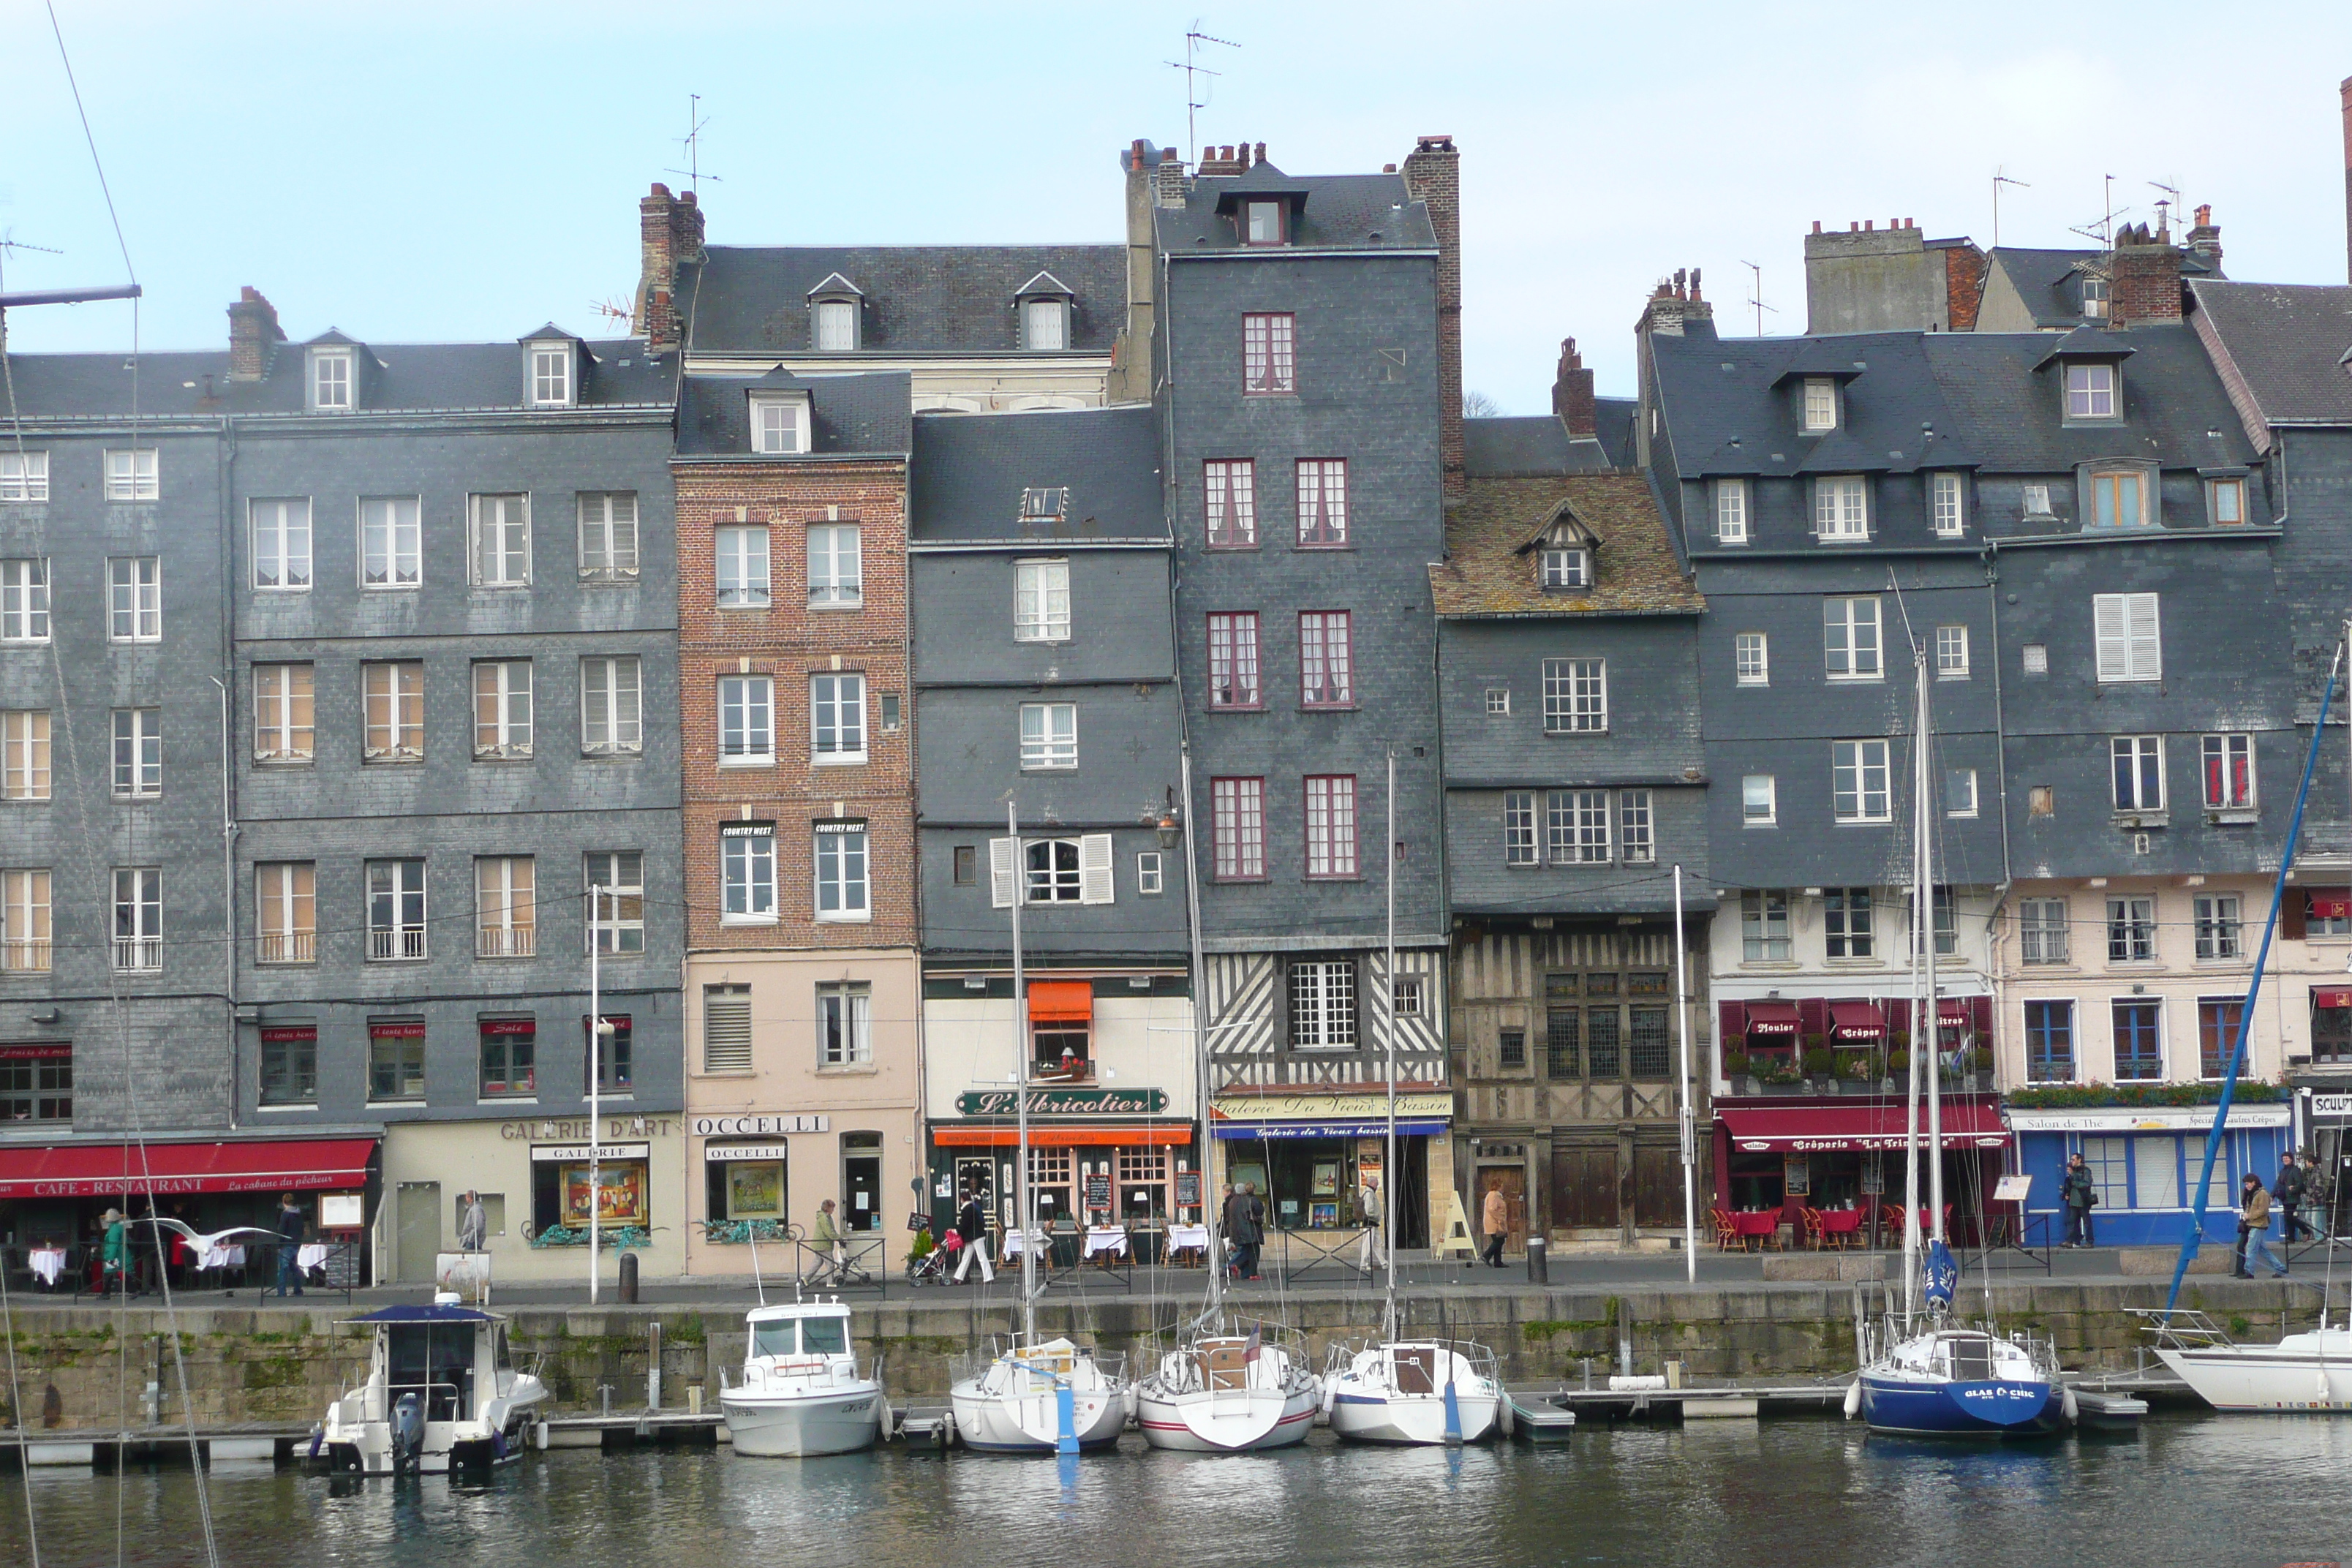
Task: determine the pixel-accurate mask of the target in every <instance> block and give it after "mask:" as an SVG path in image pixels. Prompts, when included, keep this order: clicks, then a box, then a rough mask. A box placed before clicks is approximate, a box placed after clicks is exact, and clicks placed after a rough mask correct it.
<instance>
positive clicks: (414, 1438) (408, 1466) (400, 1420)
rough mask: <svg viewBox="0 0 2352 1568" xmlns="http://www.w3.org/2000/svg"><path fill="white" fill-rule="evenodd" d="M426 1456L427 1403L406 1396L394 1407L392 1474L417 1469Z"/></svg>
mask: <svg viewBox="0 0 2352 1568" xmlns="http://www.w3.org/2000/svg"><path fill="white" fill-rule="evenodd" d="M424 1454H425V1401H424V1400H423V1399H422V1398H420V1397H418V1396H417V1395H416V1394H414V1393H409V1394H402V1395H401V1396H400V1402H399V1403H398V1404H397V1405H394V1406H393V1407H392V1473H393V1474H394V1475H395V1476H396V1475H398V1474H400V1472H401V1471H403V1470H415V1469H417V1468H419V1466H420V1464H421V1462H422V1460H423V1458H424Z"/></svg>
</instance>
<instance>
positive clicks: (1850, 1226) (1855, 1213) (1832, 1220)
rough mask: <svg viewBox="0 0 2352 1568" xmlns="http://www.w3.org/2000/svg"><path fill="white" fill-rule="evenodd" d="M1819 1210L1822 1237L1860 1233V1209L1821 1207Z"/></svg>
mask: <svg viewBox="0 0 2352 1568" xmlns="http://www.w3.org/2000/svg"><path fill="white" fill-rule="evenodd" d="M1820 1212H1821V1216H1822V1237H1824V1238H1826V1237H1832V1236H1856V1235H1859V1234H1861V1231H1862V1211H1861V1210H1860V1209H1822V1211H1820Z"/></svg>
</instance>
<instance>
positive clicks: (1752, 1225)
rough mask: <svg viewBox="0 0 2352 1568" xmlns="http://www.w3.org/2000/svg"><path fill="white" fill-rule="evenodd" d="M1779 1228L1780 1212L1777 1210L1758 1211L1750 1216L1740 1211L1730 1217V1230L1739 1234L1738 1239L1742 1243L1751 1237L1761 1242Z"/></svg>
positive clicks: (1744, 1211)
mask: <svg viewBox="0 0 2352 1568" xmlns="http://www.w3.org/2000/svg"><path fill="white" fill-rule="evenodd" d="M1731 1228H1732V1229H1734V1230H1736V1231H1738V1233H1739V1239H1740V1240H1742V1241H1746V1240H1747V1239H1748V1237H1751V1236H1752V1237H1756V1238H1757V1239H1758V1240H1759V1241H1760V1240H1763V1239H1765V1238H1767V1237H1770V1236H1771V1234H1772V1233H1773V1232H1774V1231H1775V1230H1778V1229H1779V1228H1780V1210H1779V1209H1758V1210H1756V1211H1755V1212H1754V1213H1752V1214H1751V1213H1748V1211H1746V1210H1742V1211H1741V1212H1740V1213H1738V1214H1736V1215H1732V1216H1731Z"/></svg>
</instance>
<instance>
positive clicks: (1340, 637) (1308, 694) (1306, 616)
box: [1298, 610, 1356, 708]
mask: <svg viewBox="0 0 2352 1568" xmlns="http://www.w3.org/2000/svg"><path fill="white" fill-rule="evenodd" d="M1348 630H1349V627H1348V612H1347V611H1345V610H1305V611H1301V612H1300V614H1299V616H1298V700H1299V704H1300V706H1302V707H1307V708H1348V707H1352V706H1354V704H1355V700H1356V683H1355V660H1354V658H1353V657H1352V655H1353V651H1354V650H1353V649H1352V648H1351V647H1349V637H1348Z"/></svg>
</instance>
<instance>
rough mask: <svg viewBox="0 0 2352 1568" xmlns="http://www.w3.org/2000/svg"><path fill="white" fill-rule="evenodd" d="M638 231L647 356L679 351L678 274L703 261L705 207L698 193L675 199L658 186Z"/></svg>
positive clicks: (639, 321)
mask: <svg viewBox="0 0 2352 1568" xmlns="http://www.w3.org/2000/svg"><path fill="white" fill-rule="evenodd" d="M637 231H638V237H639V247H638V264H637V297H636V300H635V317H636V319H635V323H634V324H635V327H636V330H637V335H638V336H639V337H642V338H643V339H645V340H646V353H667V352H668V351H669V350H671V349H674V348H676V347H677V346H678V333H679V329H680V326H681V323H680V322H679V321H678V317H677V269H678V268H679V267H680V266H681V265H684V264H686V263H688V262H695V261H700V260H701V259H702V255H703V251H702V208H701V206H700V205H698V203H697V202H696V201H695V197H694V193H693V192H692V191H688V192H687V193H686V194H685V195H681V196H673V195H670V193H669V187H668V186H667V185H665V184H661V183H659V182H658V181H656V183H655V184H654V187H653V190H652V192H651V193H650V194H649V195H646V198H645V199H644V200H643V201H640V202H639V203H638V204H637Z"/></svg>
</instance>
